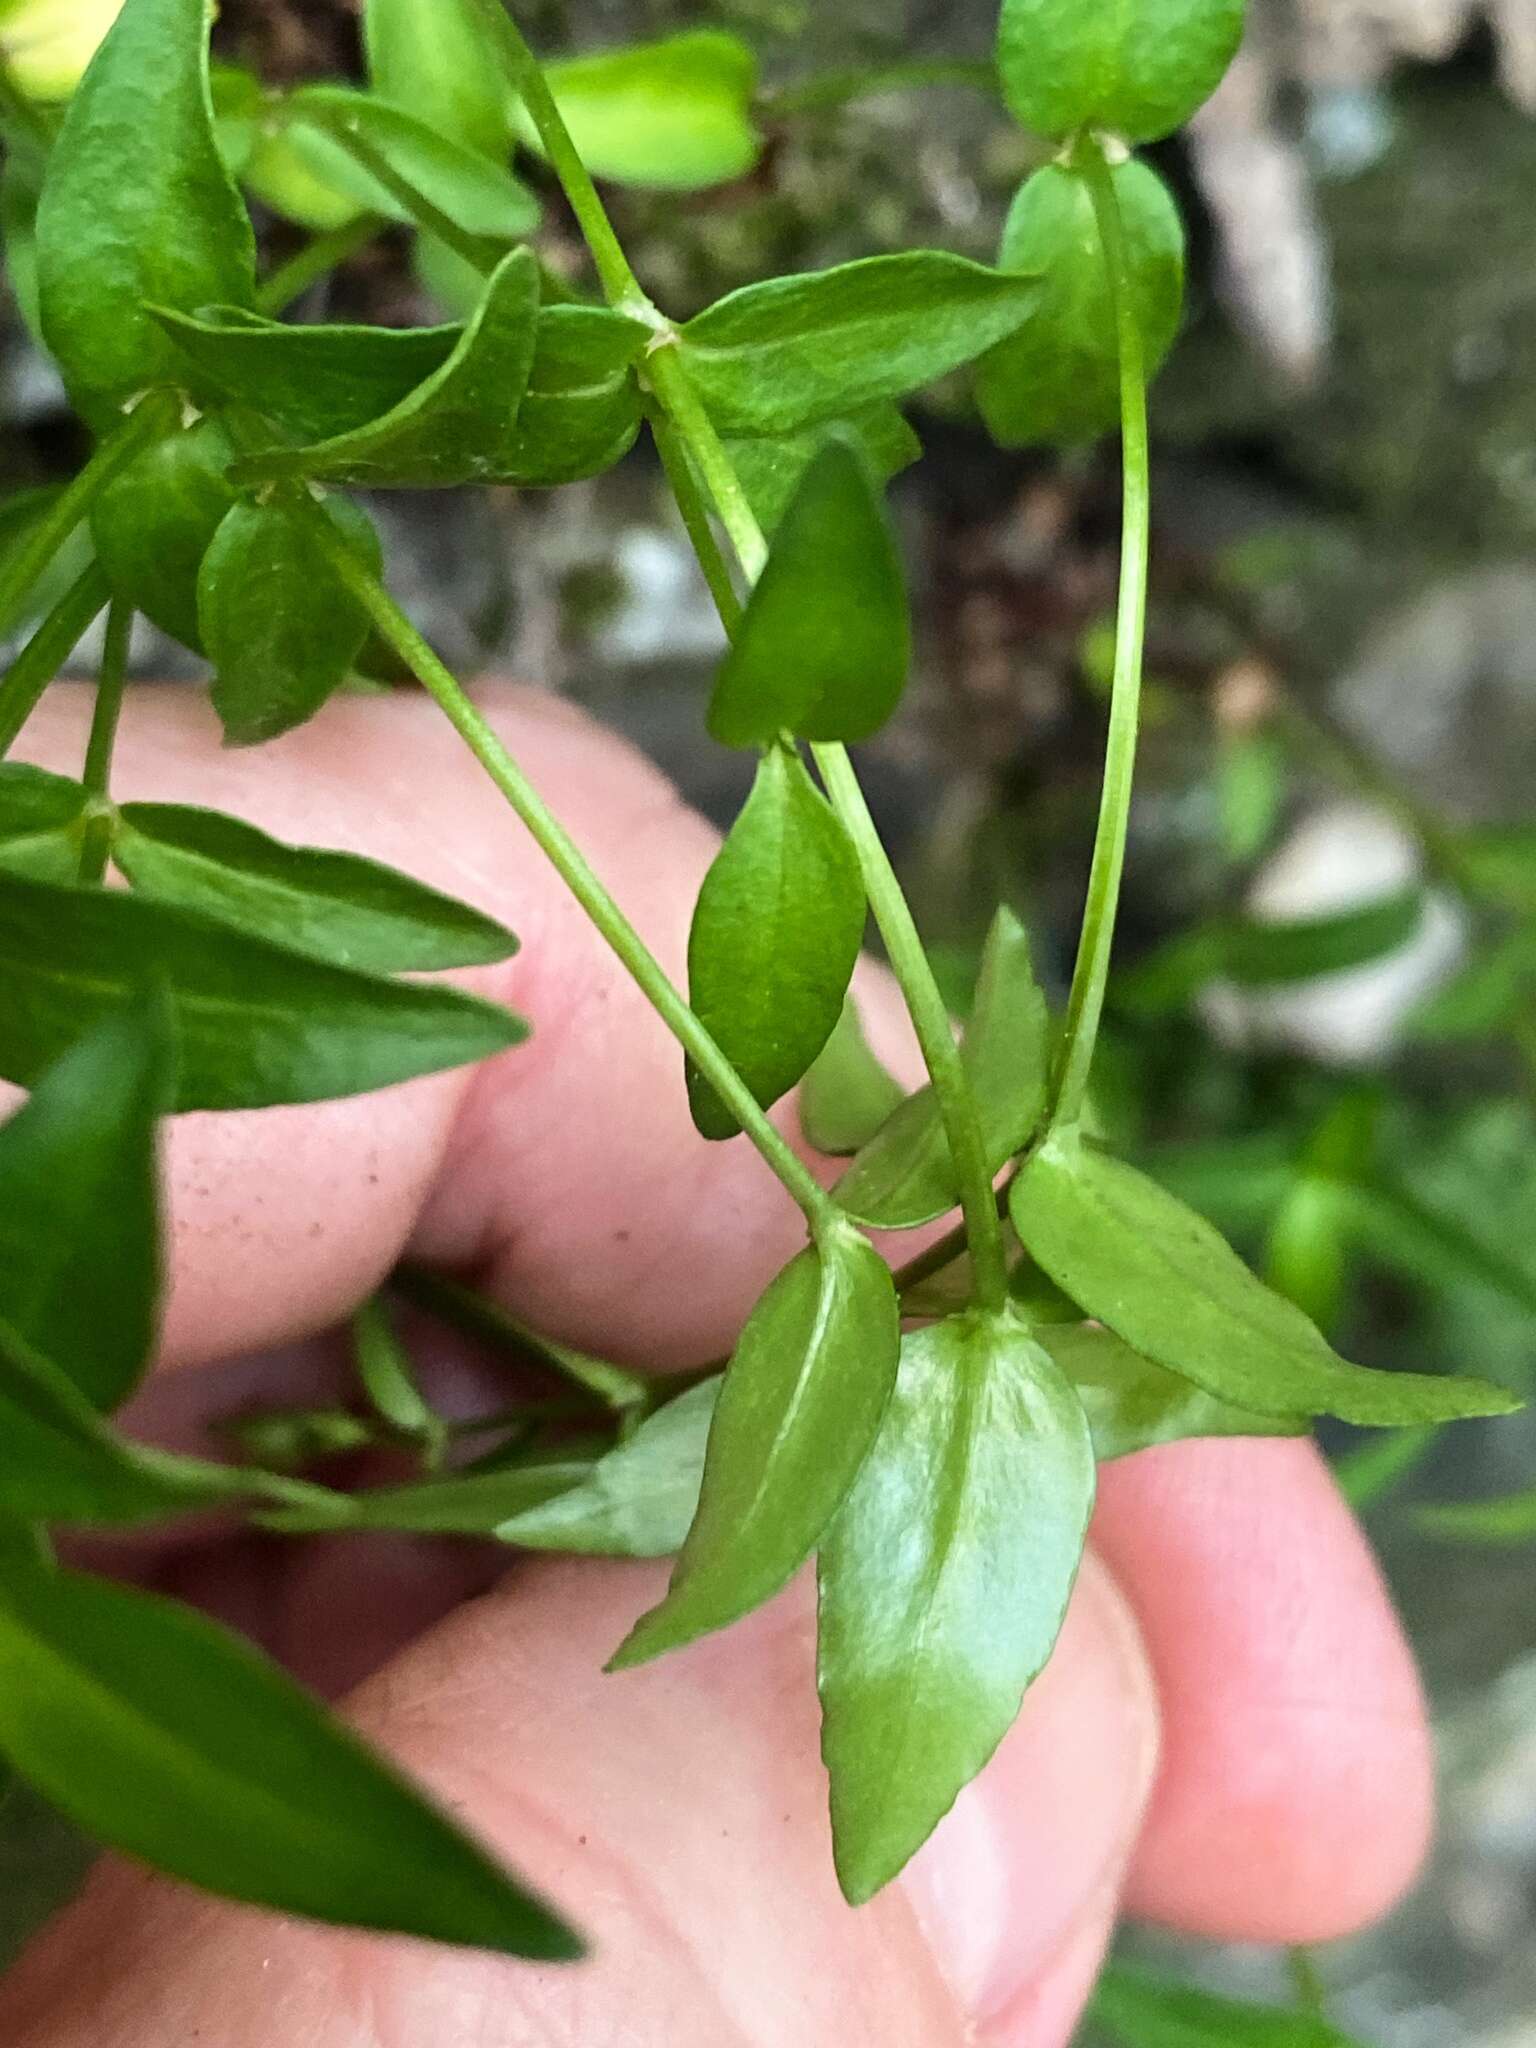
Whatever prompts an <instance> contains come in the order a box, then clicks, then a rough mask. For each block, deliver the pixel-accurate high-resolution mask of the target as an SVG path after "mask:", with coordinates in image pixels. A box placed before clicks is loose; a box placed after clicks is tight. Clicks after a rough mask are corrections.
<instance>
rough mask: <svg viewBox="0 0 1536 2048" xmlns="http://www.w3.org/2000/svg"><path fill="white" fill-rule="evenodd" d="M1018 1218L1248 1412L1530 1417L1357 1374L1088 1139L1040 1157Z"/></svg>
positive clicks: (1486, 1400) (1155, 1356) (1455, 1394)
mask: <svg viewBox="0 0 1536 2048" xmlns="http://www.w3.org/2000/svg"><path fill="white" fill-rule="evenodd" d="M1011 1210H1012V1215H1013V1223H1014V1228H1015V1229H1016V1230H1017V1231H1018V1233H1019V1237H1020V1239H1021V1240H1022V1242H1023V1244H1024V1245H1025V1247H1026V1249H1027V1250H1028V1251H1030V1252H1032V1253H1033V1255H1034V1256H1035V1258H1037V1259H1038V1260H1039V1262H1040V1264H1041V1265H1042V1266H1043V1267H1044V1268H1045V1270H1046V1272H1047V1273H1049V1274H1050V1276H1051V1278H1052V1279H1053V1280H1054V1281H1055V1282H1056V1283H1057V1285H1058V1286H1060V1287H1063V1288H1065V1289H1066V1291H1067V1293H1068V1294H1070V1295H1071V1296H1072V1298H1073V1300H1074V1301H1078V1302H1081V1303H1082V1305H1083V1308H1084V1309H1085V1310H1086V1311H1087V1313H1088V1314H1089V1315H1090V1316H1092V1317H1093V1318H1094V1319H1095V1320H1096V1321H1097V1322H1101V1323H1103V1324H1105V1325H1106V1326H1107V1327H1108V1328H1109V1329H1111V1330H1113V1331H1114V1332H1115V1334H1116V1335H1117V1336H1119V1337H1123V1338H1124V1339H1125V1341H1126V1343H1127V1344H1129V1345H1131V1347H1132V1348H1133V1349H1134V1350H1136V1351H1139V1352H1141V1353H1142V1354H1143V1355H1144V1356H1146V1357H1148V1358H1150V1359H1152V1360H1153V1361H1154V1362H1155V1363H1156V1364H1158V1365H1161V1366H1165V1367H1166V1368H1167V1369H1168V1371H1170V1372H1175V1373H1178V1374H1179V1375H1180V1376H1181V1377H1183V1378H1184V1379H1187V1380H1192V1381H1193V1382H1194V1383H1195V1385H1196V1386H1199V1387H1203V1388H1204V1389H1205V1391H1206V1392H1207V1393H1209V1394H1214V1395H1216V1396H1217V1398H1218V1399H1220V1400H1225V1401H1231V1402H1232V1403H1233V1404H1234V1405H1235V1406H1237V1407H1240V1408H1248V1409H1252V1410H1253V1411H1254V1412H1255V1413H1257V1414H1261V1415H1274V1416H1280V1417H1287V1416H1295V1415H1337V1416H1339V1417H1340V1418H1341V1419H1342V1420H1343V1421H1345V1422H1358V1423H1361V1424H1364V1425H1368V1426H1371V1425H1377V1426H1387V1425H1391V1424H1397V1423H1424V1422H1446V1421H1454V1420H1456V1419H1457V1418H1459V1417H1463V1416H1472V1415H1504V1414H1508V1413H1509V1412H1510V1410H1511V1409H1513V1408H1515V1407H1518V1406H1519V1403H1518V1402H1517V1401H1515V1400H1514V1399H1512V1397H1511V1396H1509V1395H1508V1394H1506V1393H1504V1392H1503V1391H1502V1389H1500V1388H1497V1387H1490V1386H1485V1385H1483V1384H1482V1383H1481V1382H1479V1381H1476V1380H1466V1379H1449V1378H1446V1379H1440V1378H1428V1377H1425V1376H1424V1375H1422V1374H1418V1373H1397V1372H1374V1371H1370V1370H1367V1368H1365V1367H1364V1366H1357V1365H1350V1364H1348V1363H1346V1361H1345V1360H1344V1359H1342V1358H1340V1357H1339V1356H1338V1354H1337V1353H1336V1352H1335V1351H1334V1350H1333V1349H1332V1347H1331V1346H1330V1345H1329V1343H1328V1341H1327V1339H1326V1338H1325V1337H1324V1336H1323V1335H1322V1333H1321V1331H1320V1330H1318V1328H1317V1327H1316V1325H1315V1324H1313V1323H1312V1322H1309V1321H1308V1319H1307V1317H1306V1316H1304V1315H1303V1314H1302V1312H1301V1310H1300V1309H1298V1308H1295V1307H1294V1306H1293V1305H1292V1304H1291V1303H1290V1302H1288V1301H1285V1300H1282V1298H1281V1297H1280V1296H1279V1295H1278V1294H1274V1293H1272V1292H1271V1291H1270V1289H1269V1288H1267V1287H1265V1286H1264V1285H1263V1283H1262V1282H1261V1281H1259V1280H1256V1279H1255V1278H1254V1276H1253V1274H1252V1273H1250V1272H1249V1270H1248V1268H1247V1267H1246V1266H1245V1265H1244V1264H1243V1262H1242V1261H1241V1259H1239V1258H1238V1256H1237V1254H1236V1253H1235V1252H1234V1251H1233V1250H1232V1248H1231V1247H1230V1246H1229V1245H1228V1244H1227V1243H1226V1242H1225V1240H1224V1239H1222V1238H1221V1237H1218V1235H1217V1234H1216V1232H1215V1231H1214V1230H1212V1228H1211V1226H1210V1225H1209V1224H1208V1223H1206V1222H1205V1221H1204V1219H1203V1218H1202V1217H1199V1216H1197V1215H1195V1213H1194V1211H1193V1210H1191V1209H1186V1208H1185V1206H1184V1204H1183V1203H1182V1202H1179V1201H1177V1200H1176V1199H1175V1198H1174V1197H1173V1196H1172V1195H1170V1194H1167V1193H1165V1191H1164V1190H1163V1189H1162V1188H1160V1187H1158V1185H1157V1184H1156V1182H1155V1181H1150V1180H1148V1179H1147V1178H1146V1176H1145V1175H1144V1174H1141V1173H1138V1172H1137V1171H1136V1169H1135V1168H1134V1167H1131V1166H1127V1165H1125V1164H1124V1163H1123V1162H1122V1161H1120V1160H1117V1159H1111V1158H1109V1157H1108V1155H1107V1154H1105V1153H1102V1152H1099V1151H1096V1150H1095V1149H1094V1148H1093V1147H1091V1146H1090V1145H1087V1144H1084V1143H1082V1142H1081V1141H1080V1140H1078V1139H1075V1138H1072V1137H1069V1136H1066V1135H1058V1136H1057V1137H1055V1138H1053V1139H1052V1140H1051V1141H1050V1142H1049V1143H1047V1144H1045V1145H1043V1146H1042V1147H1041V1148H1040V1150H1039V1151H1038V1152H1036V1153H1034V1154H1032V1156H1031V1157H1030V1158H1029V1159H1028V1160H1027V1161H1026V1162H1025V1164H1024V1166H1023V1168H1022V1170H1021V1171H1020V1173H1019V1176H1018V1178H1017V1179H1016V1180H1015V1182H1014V1184H1013V1193H1012V1197H1011Z"/></svg>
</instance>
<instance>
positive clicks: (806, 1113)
mask: <svg viewBox="0 0 1536 2048" xmlns="http://www.w3.org/2000/svg"><path fill="white" fill-rule="evenodd" d="M906 1092H907V1091H906V1090H905V1089H904V1088H903V1087H902V1085H901V1083H900V1082H899V1081H898V1080H896V1079H895V1077H894V1076H893V1075H891V1074H888V1073H887V1072H886V1070H885V1068H884V1067H883V1066H881V1064H880V1062H879V1060H878V1059H877V1058H876V1057H875V1055H874V1053H873V1052H872V1051H871V1050H870V1046H869V1041H868V1039H867V1038H866V1037H865V1036H864V1026H863V1024H862V1023H861V1022H860V1020H859V1012H858V1007H857V1005H856V1004H855V1003H854V1001H853V999H852V997H850V998H849V999H848V1001H847V1002H846V1003H844V1005H843V1009H842V1015H841V1016H840V1017H839V1018H838V1021H837V1024H836V1027H835V1028H834V1030H833V1033H832V1036H831V1037H830V1038H829V1039H828V1040H827V1042H826V1044H825V1046H823V1048H822V1050H821V1051H820V1053H818V1054H817V1056H816V1059H815V1061H814V1062H813V1064H812V1066H811V1068H810V1071H809V1072H808V1073H807V1075H806V1077H805V1085H804V1086H803V1087H802V1088H801V1090H800V1128H801V1130H802V1131H803V1132H804V1133H805V1138H806V1142H807V1144H810V1145H814V1146H815V1148H816V1150H817V1151H818V1152H822V1153H825V1154H826V1156H827V1157H828V1158H829V1159H847V1158H851V1157H852V1156H853V1154H854V1153H855V1152H857V1151H858V1150H859V1149H860V1147H861V1146H863V1145H867V1144H868V1143H869V1141H870V1139H871V1138H872V1137H873V1136H874V1135H875V1133H876V1132H877V1131H878V1130H879V1129H880V1126H881V1125H882V1124H883V1123H884V1122H885V1121H886V1119H887V1118H888V1117H890V1116H891V1115H893V1114H894V1113H895V1111H896V1110H897V1109H898V1108H899V1107H900V1105H901V1104H902V1102H904V1101H905V1099H906Z"/></svg>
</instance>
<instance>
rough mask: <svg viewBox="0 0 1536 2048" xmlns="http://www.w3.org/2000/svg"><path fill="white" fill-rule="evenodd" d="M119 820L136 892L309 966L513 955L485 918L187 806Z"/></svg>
mask: <svg viewBox="0 0 1536 2048" xmlns="http://www.w3.org/2000/svg"><path fill="white" fill-rule="evenodd" d="M121 815H122V829H121V831H120V832H119V834H118V838H117V842H116V846H115V849H114V854H113V858H114V859H115V860H116V862H117V865H118V866H119V867H120V868H121V869H122V871H123V873H124V874H125V875H126V876H127V877H128V879H129V881H130V882H132V884H133V886H134V887H135V888H136V889H138V890H140V891H142V892H143V893H144V894H145V895H147V896H153V897H155V898H156V899H157V900H158V901H159V902H161V903H174V904H179V905H180V906H181V907H182V908H183V909H187V910H201V911H205V912H206V913H207V914H208V915H209V916H210V917H217V918H220V919H222V920H223V921H224V922H225V923H227V924H233V925H238V926H239V927H240V929H241V930H242V931H248V932H255V933H256V934H257V935H258V936H259V937H262V938H269V939H273V940H275V941H277V942H278V943H279V944H281V945H284V946H288V947H290V948H291V949H292V950H293V951H295V952H299V953H308V954H311V955H313V957H314V958H315V959H317V960H327V961H330V962H331V963H332V964H333V965H335V966H338V967H357V968H361V969H364V970H365V971H366V972H368V973H370V974H404V973H425V972H430V971H432V970H433V969H437V968H444V967H476V966H483V965H486V964H487V963H489V962H491V961H496V960H507V959H510V958H511V956H512V954H514V953H515V952H516V951H517V940H516V939H515V938H514V937H513V936H512V934H511V932H509V931H507V930H506V928H505V927H504V926H502V925H499V924H497V923H496V921H495V920H494V919H493V918H489V917H486V916H484V915H483V914H482V913H481V912H480V911H478V910H471V909H470V907H469V905H468V904H465V903H456V902H454V900H453V899H452V898H451V897H449V896H443V895H440V894H439V893H438V891H437V890H435V889H429V888H427V887H426V885H425V884H424V883H422V882H415V881H412V879H411V877H410V876H409V875H403V874H401V873H399V872H398V870H396V869H394V868H387V867H384V866H381V865H380V863H379V862H377V861H371V860H364V859H362V858H361V857H360V856H359V855H357V854H353V853H331V852H327V851H326V850H325V849H324V848H322V847H315V846H285V845H284V844H283V843H282V841H281V840H277V839H272V838H269V837H268V835H267V834H266V833H265V832H262V831H259V830H258V829H257V828H256V826H254V825H248V824H246V823H245V821H244V819H242V818H231V817H226V816H224V815H222V814H221V813H220V812H218V811H203V810H196V809H193V808H192V807H191V806H190V805H185V804H125V805H124V806H123V808H122V814H121Z"/></svg>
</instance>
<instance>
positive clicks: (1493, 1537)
mask: <svg viewBox="0 0 1536 2048" xmlns="http://www.w3.org/2000/svg"><path fill="white" fill-rule="evenodd" d="M1414 1519H1415V1521H1416V1522H1417V1523H1418V1524H1419V1526H1420V1528H1423V1529H1427V1530H1428V1531H1429V1532H1430V1534H1431V1535H1433V1536H1446V1537H1449V1538H1450V1539H1451V1540H1452V1541H1453V1542H1456V1543H1529V1542H1530V1541H1531V1540H1532V1538H1533V1537H1536V1490H1533V1491H1531V1492H1529V1493H1512V1494H1508V1495H1506V1496H1504V1498H1502V1499H1500V1500H1469V1501H1456V1502H1454V1503H1453V1504H1451V1505H1448V1506H1445V1507H1432V1508H1421V1509H1419V1511H1418V1513H1417V1514H1416V1515H1415V1517H1414Z"/></svg>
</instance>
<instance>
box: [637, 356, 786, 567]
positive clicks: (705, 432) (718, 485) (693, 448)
mask: <svg viewBox="0 0 1536 2048" xmlns="http://www.w3.org/2000/svg"><path fill="white" fill-rule="evenodd" d="M645 374H646V376H647V378H648V379H649V381H650V386H651V389H652V390H653V391H654V392H655V394H656V396H657V398H658V399H659V400H660V402H661V405H662V406H663V408H664V409H665V411H666V414H667V417H668V419H670V420H671V422H672V424H673V426H674V427H676V429H677V432H678V435H679V437H680V438H681V440H682V442H683V445H684V446H685V447H686V449H687V450H688V454H689V457H690V458H691V460H692V462H693V464H694V467H695V468H696V470H697V471H698V474H699V477H700V479H701V481H702V483H703V485H704V488H705V490H707V491H708V493H709V495H710V497H711V498H712V499H713V500H714V505H715V510H716V511H717V512H718V513H719V515H720V524H721V525H722V526H723V527H724V528H725V530H726V532H727V534H729V536H730V541H731V546H732V547H733V548H734V549H735V551H736V557H737V560H738V561H739V562H740V563H741V567H742V573H743V574H744V575H745V577H746V579H747V581H748V583H756V581H757V579H758V577H759V576H761V575H762V573H763V570H764V569H765V568H766V567H767V565H768V543H767V541H766V540H765V539H764V537H763V529H762V527H761V526H760V525H759V524H758V519H757V514H756V513H755V512H754V511H753V510H752V501H751V499H750V498H748V496H747V494H746V491H745V489H744V488H743V486H742V482H741V478H740V477H739V476H738V475H737V474H736V465H735V464H734V463H733V462H732V460H731V458H730V453H729V451H728V449H727V448H726V445H725V443H724V442H723V441H722V440H721V438H720V435H719V432H718V430H717V428H716V426H715V423H714V421H713V420H712V419H711V418H710V416H709V414H708V412H707V411H706V410H705V407H704V401H703V400H702V399H701V398H700V397H699V394H698V392H697V391H696V390H695V389H694V385H693V379H692V378H691V377H690V376H689V374H688V370H687V366H686V364H685V363H684V362H683V359H682V357H681V356H680V355H679V354H678V351H677V346H676V343H675V342H667V343H664V344H663V345H662V346H660V347H658V348H655V349H653V350H652V351H651V353H650V355H649V356H648V357H647V358H646V363H645Z"/></svg>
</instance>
